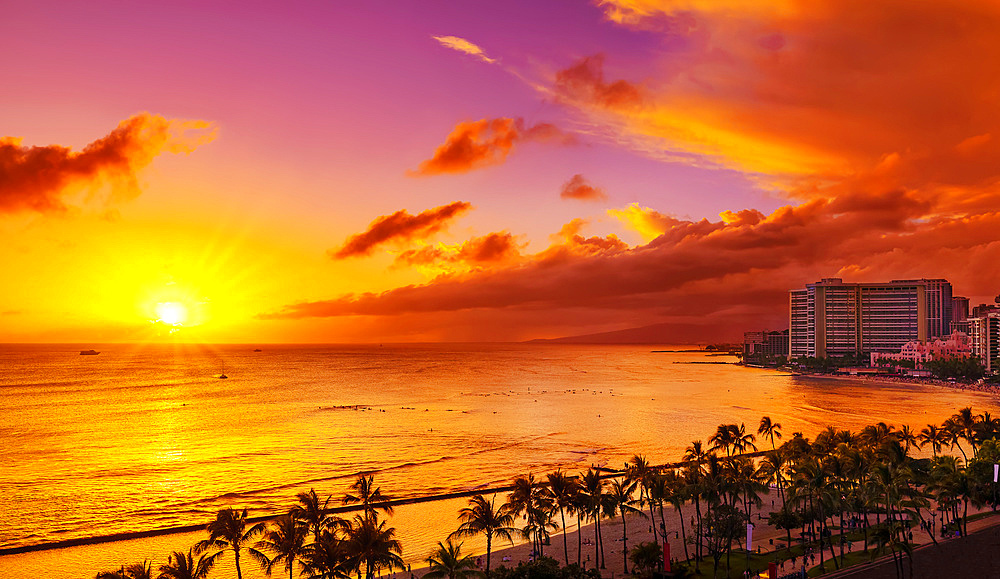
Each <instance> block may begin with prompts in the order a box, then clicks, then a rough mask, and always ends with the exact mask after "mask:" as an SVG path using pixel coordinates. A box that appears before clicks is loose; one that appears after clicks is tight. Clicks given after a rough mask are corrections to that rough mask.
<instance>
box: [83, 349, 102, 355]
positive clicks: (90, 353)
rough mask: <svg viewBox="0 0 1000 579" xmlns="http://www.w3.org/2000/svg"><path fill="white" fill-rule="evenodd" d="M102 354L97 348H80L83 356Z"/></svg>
mask: <svg viewBox="0 0 1000 579" xmlns="http://www.w3.org/2000/svg"><path fill="white" fill-rule="evenodd" d="M98 354H100V352H98V351H97V350H80V355H81V356H96V355H98Z"/></svg>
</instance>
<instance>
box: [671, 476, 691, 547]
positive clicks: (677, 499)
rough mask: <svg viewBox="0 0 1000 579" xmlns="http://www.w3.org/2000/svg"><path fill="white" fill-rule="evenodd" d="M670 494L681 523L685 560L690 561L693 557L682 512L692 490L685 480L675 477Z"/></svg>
mask: <svg viewBox="0 0 1000 579" xmlns="http://www.w3.org/2000/svg"><path fill="white" fill-rule="evenodd" d="M670 486H671V488H670V492H669V493H668V494H667V500H668V501H670V504H671V505H673V506H674V508H675V509H677V518H678V519H680V521H681V542H682V543H683V544H684V559H685V560H687V559H690V558H691V556H690V555H689V554H688V540H687V531H686V530H685V528H684V513H683V512H681V508H682V507H683V506H684V503H685V502H687V499H688V496H689V495H690V490H689V489H688V487H687V485H686V484H685V481H684V479H683V478H681V477H678V476H676V475H673V479H672V480H671V485H670Z"/></svg>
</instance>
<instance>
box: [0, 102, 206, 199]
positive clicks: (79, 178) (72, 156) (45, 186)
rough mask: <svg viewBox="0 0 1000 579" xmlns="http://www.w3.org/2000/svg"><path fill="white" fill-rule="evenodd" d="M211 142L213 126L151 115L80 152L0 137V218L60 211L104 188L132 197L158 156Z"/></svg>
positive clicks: (127, 122)
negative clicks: (70, 199)
mask: <svg viewBox="0 0 1000 579" xmlns="http://www.w3.org/2000/svg"><path fill="white" fill-rule="evenodd" d="M214 138H215V130H214V127H213V126H212V125H211V123H207V122H205V121H189V120H171V119H165V118H163V117H161V116H159V115H151V114H149V113H142V114H138V115H135V116H133V117H130V118H128V119H126V120H124V121H122V122H121V123H120V124H119V125H118V127H117V128H115V130H113V131H111V133H110V134H109V135H108V136H106V137H103V138H101V139H98V140H96V141H94V142H93V143H90V144H89V145H87V146H86V147H84V149H83V150H82V151H78V152H77V151H73V150H71V149H69V148H68V147H63V146H60V145H48V146H43V147H39V146H32V147H26V146H23V145H21V139H17V138H13V137H0V213H3V212H8V213H9V212H15V211H26V210H31V211H38V212H42V213H45V212H53V211H63V210H65V209H66V197H67V196H68V195H70V194H72V193H73V192H76V191H80V190H89V191H91V192H93V191H95V190H97V189H99V188H101V187H102V186H105V185H107V186H110V187H111V191H112V195H113V196H115V197H119V198H121V197H124V198H128V197H134V196H135V195H137V194H138V192H139V188H138V184H137V182H136V172H137V171H139V170H140V169H142V168H143V167H145V166H147V165H149V164H150V163H151V162H152V161H153V159H154V158H155V157H156V156H157V155H159V154H160V153H163V152H169V153H190V152H191V151H193V150H194V149H195V148H197V147H198V146H199V145H202V144H205V143H207V142H210V141H212V140H213V139H214Z"/></svg>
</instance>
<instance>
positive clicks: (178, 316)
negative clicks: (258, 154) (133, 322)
mask: <svg viewBox="0 0 1000 579" xmlns="http://www.w3.org/2000/svg"><path fill="white" fill-rule="evenodd" d="M156 315H157V316H158V317H159V320H158V321H160V322H163V323H164V324H167V325H168V326H183V325H184V322H186V321H187V319H188V311H187V307H185V306H184V304H182V303H179V302H161V303H158V304H156Z"/></svg>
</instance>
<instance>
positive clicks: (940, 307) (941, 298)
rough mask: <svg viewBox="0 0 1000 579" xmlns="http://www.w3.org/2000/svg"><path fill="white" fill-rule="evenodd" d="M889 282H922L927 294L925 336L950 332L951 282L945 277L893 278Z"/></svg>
mask: <svg viewBox="0 0 1000 579" xmlns="http://www.w3.org/2000/svg"><path fill="white" fill-rule="evenodd" d="M890 283H901V284H914V283H922V284H924V294H925V295H926V296H927V337H928V338H942V337H944V336H947V335H948V334H950V333H951V320H952V319H953V313H952V311H953V296H952V291H951V282H949V281H948V280H946V279H940V278H935V279H894V280H892V282H890Z"/></svg>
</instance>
